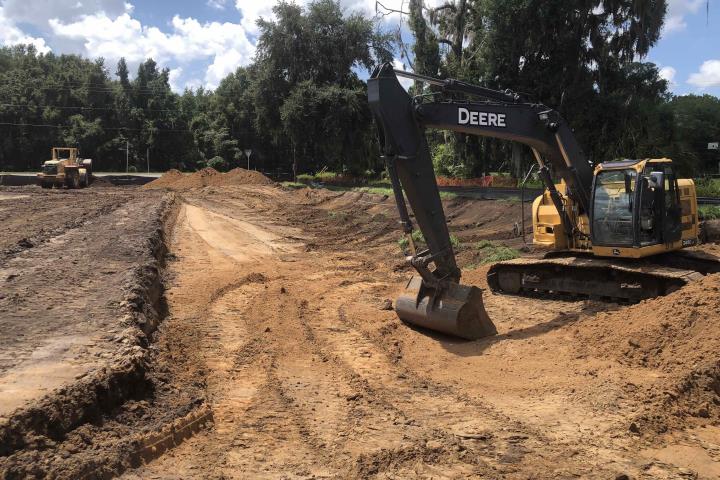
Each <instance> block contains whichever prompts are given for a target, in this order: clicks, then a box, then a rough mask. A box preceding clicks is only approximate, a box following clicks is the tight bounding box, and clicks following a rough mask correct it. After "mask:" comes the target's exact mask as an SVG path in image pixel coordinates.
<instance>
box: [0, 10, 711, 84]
mask: <svg viewBox="0 0 720 480" xmlns="http://www.w3.org/2000/svg"><path fill="white" fill-rule="evenodd" d="M296 1H298V3H307V2H308V0H296ZM402 1H403V0H386V1H384V2H383V3H384V4H386V5H388V6H393V7H399V6H400V4H401V2H402ZM441 2H443V0H426V3H430V4H438V3H441ZM668 3H669V10H668V16H667V19H666V26H665V30H664V32H663V37H662V38H661V40H660V41H659V42H658V44H657V45H656V46H655V47H654V48H653V49H652V50H651V52H650V54H649V55H648V57H647V59H646V60H648V61H652V62H655V63H657V64H658V66H659V67H661V68H662V74H663V76H664V77H665V78H667V79H668V80H669V81H670V82H671V89H672V91H673V92H674V93H677V94H685V93H711V94H713V95H717V96H720V0H710V13H709V16H707V15H706V11H705V0H668ZM341 4H342V5H343V7H344V8H346V9H347V10H359V11H362V12H365V13H367V14H373V13H374V8H375V1H374V0H341ZM272 5H273V2H271V1H258V0H176V1H166V0H163V1H160V0H155V1H149V0H145V1H140V0H135V1H132V0H129V1H127V0H0V44H5V45H11V44H15V43H21V42H22V43H33V44H35V45H36V46H37V47H38V49H39V50H41V51H53V52H55V53H79V54H83V55H85V56H88V57H98V56H102V57H104V58H105V59H106V64H107V65H108V68H109V70H110V71H111V72H114V70H115V64H116V62H117V60H118V59H119V58H120V57H121V56H124V57H125V58H126V59H127V60H128V63H129V64H130V67H131V69H134V68H136V66H137V64H138V63H139V62H141V61H142V60H143V59H144V58H146V57H148V56H152V57H153V58H154V59H155V60H156V61H157V62H158V63H159V64H160V65H161V66H162V67H167V68H169V69H170V70H171V83H172V86H173V88H174V89H175V90H177V91H181V90H182V89H184V88H185V87H199V86H204V87H206V88H211V89H212V88H215V87H216V86H217V85H218V83H219V82H220V80H221V79H222V78H223V77H224V76H226V75H227V74H228V73H230V72H232V71H234V70H235V69H236V68H237V67H238V66H242V65H247V64H248V63H250V62H251V61H252V58H253V55H254V52H255V43H256V41H257V28H256V27H255V19H256V18H257V17H258V16H261V15H262V16H265V17H267V16H269V15H271V8H272ZM385 21H386V23H387V26H388V27H392V26H394V25H396V22H397V16H390V17H388V18H387V19H386V20H385Z"/></svg>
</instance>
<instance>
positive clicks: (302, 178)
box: [297, 173, 315, 185]
mask: <svg viewBox="0 0 720 480" xmlns="http://www.w3.org/2000/svg"><path fill="white" fill-rule="evenodd" d="M297 181H298V183H304V184H305V185H310V184H311V183H312V182H314V181H315V176H314V175H308V174H306V173H302V174H300V175H298V176H297Z"/></svg>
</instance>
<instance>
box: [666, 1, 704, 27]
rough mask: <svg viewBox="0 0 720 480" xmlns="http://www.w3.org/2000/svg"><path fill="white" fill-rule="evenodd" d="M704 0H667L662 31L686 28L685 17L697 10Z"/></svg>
mask: <svg viewBox="0 0 720 480" xmlns="http://www.w3.org/2000/svg"><path fill="white" fill-rule="evenodd" d="M705 1H706V0H669V1H668V11H667V16H666V17H665V26H664V27H663V29H664V33H671V32H680V31H683V30H685V29H686V28H687V22H686V21H685V17H686V16H687V15H693V14H695V13H697V12H698V10H699V9H700V7H701V6H702V5H704V4H705Z"/></svg>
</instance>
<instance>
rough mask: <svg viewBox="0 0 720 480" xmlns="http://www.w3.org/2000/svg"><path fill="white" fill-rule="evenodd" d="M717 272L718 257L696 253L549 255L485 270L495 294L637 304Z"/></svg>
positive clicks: (718, 266)
mask: <svg viewBox="0 0 720 480" xmlns="http://www.w3.org/2000/svg"><path fill="white" fill-rule="evenodd" d="M718 272H720V259H717V258H715V257H712V256H708V255H703V254H702V253H698V252H687V251H684V252H673V253H672V254H667V255H661V256H658V257H654V258H652V259H646V260H636V261H631V260H621V259H605V258H593V257H584V256H568V254H565V256H561V255H560V254H558V253H554V254H550V255H548V256H546V257H545V258H543V259H528V258H519V259H516V260H510V261H507V262H502V263H496V264H495V265H493V266H492V267H491V268H490V270H489V271H488V277H487V278H488V285H489V286H490V289H491V290H492V291H494V292H499V293H507V294H514V295H532V294H538V293H540V294H559V295H573V296H584V297H589V298H597V299H601V300H607V301H615V302H618V301H619V302H639V301H641V300H644V299H647V298H654V297H659V296H663V295H667V294H669V293H672V292H674V291H676V290H678V289H680V288H682V287H683V286H685V285H687V284H688V283H690V282H693V281H696V280H699V279H701V278H702V277H703V276H704V275H706V274H710V273H718Z"/></svg>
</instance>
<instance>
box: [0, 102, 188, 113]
mask: <svg viewBox="0 0 720 480" xmlns="http://www.w3.org/2000/svg"><path fill="white" fill-rule="evenodd" d="M0 107H13V108H31V107H36V108H56V109H58V110H73V109H75V110H112V111H116V112H123V110H120V109H118V108H114V107H67V106H65V107H63V106H59V105H33V104H20V103H0ZM134 108H137V107H134ZM131 109H132V108H131ZM140 110H142V111H143V112H175V113H183V112H182V111H181V110H178V109H176V108H140Z"/></svg>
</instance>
